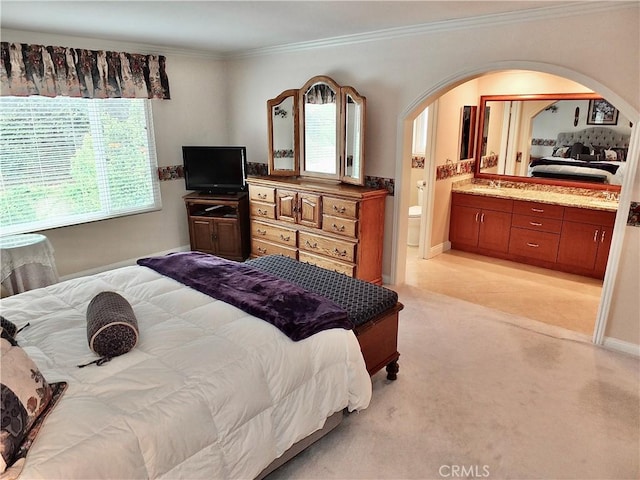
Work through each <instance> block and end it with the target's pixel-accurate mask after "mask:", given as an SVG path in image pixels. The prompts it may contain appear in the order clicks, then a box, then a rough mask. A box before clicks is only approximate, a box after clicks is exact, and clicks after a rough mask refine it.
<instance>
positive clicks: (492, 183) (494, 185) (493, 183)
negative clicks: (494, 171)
mask: <svg viewBox="0 0 640 480" xmlns="http://www.w3.org/2000/svg"><path fill="white" fill-rule="evenodd" d="M501 186H502V184H501V182H500V180H497V181H496V180H489V188H500V187H501Z"/></svg>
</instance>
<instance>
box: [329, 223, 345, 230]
mask: <svg viewBox="0 0 640 480" xmlns="http://www.w3.org/2000/svg"><path fill="white" fill-rule="evenodd" d="M332 228H333V229H334V230H335V231H336V232H344V225H340V226H338V225H336V224H335V223H334V224H333V225H332Z"/></svg>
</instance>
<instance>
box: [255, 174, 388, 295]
mask: <svg viewBox="0 0 640 480" xmlns="http://www.w3.org/2000/svg"><path fill="white" fill-rule="evenodd" d="M247 183H249V203H250V205H249V210H250V215H251V219H250V222H251V256H252V257H259V256H262V255H269V254H282V255H286V256H288V257H291V258H294V259H297V260H300V261H302V262H308V263H312V264H314V265H317V266H319V267H323V268H327V269H330V270H335V271H337V272H341V273H344V274H346V275H349V276H351V277H356V278H359V279H361V280H366V281H370V282H373V283H377V284H381V283H382V247H383V245H382V242H383V237H384V207H385V198H386V196H387V193H388V192H387V190H385V189H376V188H368V187H361V186H356V185H346V184H337V183H330V182H319V181H312V180H308V179H302V178H273V177H249V178H248V179H247Z"/></svg>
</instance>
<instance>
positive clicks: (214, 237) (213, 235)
mask: <svg viewBox="0 0 640 480" xmlns="http://www.w3.org/2000/svg"><path fill="white" fill-rule="evenodd" d="M211 240H212V241H213V242H215V241H216V240H218V236H217V235H216V234H215V233H212V234H211Z"/></svg>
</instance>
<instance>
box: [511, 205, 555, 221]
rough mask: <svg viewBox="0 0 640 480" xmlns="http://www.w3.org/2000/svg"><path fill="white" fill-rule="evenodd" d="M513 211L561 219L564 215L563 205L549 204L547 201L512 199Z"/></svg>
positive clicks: (520, 213)
mask: <svg viewBox="0 0 640 480" xmlns="http://www.w3.org/2000/svg"><path fill="white" fill-rule="evenodd" d="M513 213H517V214H519V215H530V216H534V217H545V218H556V219H559V220H561V219H562V216H563V215H564V207H563V206H561V205H550V204H548V203H539V202H528V201H523V200H514V201H513Z"/></svg>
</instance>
